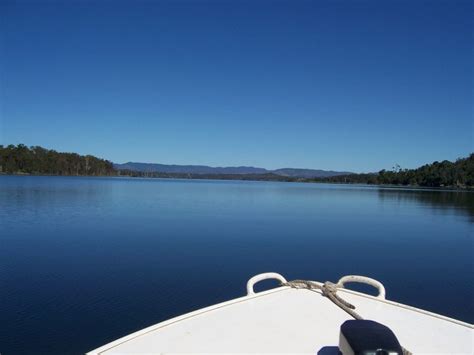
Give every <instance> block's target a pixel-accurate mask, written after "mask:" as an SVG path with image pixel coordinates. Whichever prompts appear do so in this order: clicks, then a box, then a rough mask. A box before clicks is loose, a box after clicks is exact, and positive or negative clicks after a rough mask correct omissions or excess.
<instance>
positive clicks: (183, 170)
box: [114, 162, 351, 178]
mask: <svg viewBox="0 0 474 355" xmlns="http://www.w3.org/2000/svg"><path fill="white" fill-rule="evenodd" d="M114 168H115V169H117V170H131V171H139V172H143V173H168V174H206V175H209V174H216V175H217V174H220V175H222V174H229V175H230V174H234V175H235V174H276V175H280V176H288V177H298V178H315V177H331V176H339V175H347V174H351V173H350V172H347V171H331V170H329V171H328V170H317V169H293V168H284V169H276V170H267V169H264V168H255V167H252V166H235V167H234V166H231V167H211V166H206V165H166V164H151V163H134V162H128V163H124V164H114Z"/></svg>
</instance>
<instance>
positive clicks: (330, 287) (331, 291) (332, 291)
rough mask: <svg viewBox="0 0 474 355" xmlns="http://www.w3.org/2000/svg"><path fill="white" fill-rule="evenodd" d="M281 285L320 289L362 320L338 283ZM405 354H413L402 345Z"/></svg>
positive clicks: (289, 283) (307, 281)
mask: <svg viewBox="0 0 474 355" xmlns="http://www.w3.org/2000/svg"><path fill="white" fill-rule="evenodd" d="M280 284H281V286H289V287H291V288H296V289H305V290H310V291H315V290H319V291H321V293H322V294H323V296H325V297H327V298H329V299H330V300H331V301H332V302H333V303H334V304H335V305H336V306H338V307H339V308H341V309H342V310H344V311H345V312H346V313H348V314H350V315H351V316H352V317H353V318H354V319H358V320H362V319H364V318H362V316H361V315H360V314H359V313H357V312H356V311H355V306H354V305H353V304H351V303H349V302H347V301H346V300H344V299H342V298H341V297H340V296H339V295H338V294H337V289H338V288H339V287H340V286H338V285H337V284H335V283H333V282H330V281H326V282H325V283H324V284H322V285H320V284H318V283H316V282H314V281H309V280H293V281H287V282H282V283H280ZM402 350H403V355H412V353H411V352H410V351H408V350H407V349H405V348H404V347H403V346H402Z"/></svg>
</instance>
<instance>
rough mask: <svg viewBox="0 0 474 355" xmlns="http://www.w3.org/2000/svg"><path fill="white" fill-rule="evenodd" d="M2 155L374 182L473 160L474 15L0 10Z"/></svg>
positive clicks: (295, 5)
mask: <svg viewBox="0 0 474 355" xmlns="http://www.w3.org/2000/svg"><path fill="white" fill-rule="evenodd" d="M0 13H1V17H2V19H1V25H0V26H1V27H0V28H1V54H0V65H1V67H0V69H1V72H0V83H1V87H0V89H1V96H0V97H1V122H0V144H10V143H13V144H17V143H24V144H27V145H41V146H44V147H48V148H53V149H56V150H59V151H74V152H78V153H81V154H86V153H87V154H93V155H96V156H100V157H103V158H107V159H110V160H112V161H114V162H126V161H140V162H156V163H176V164H206V165H213V166H217V165H218V166H230V165H253V166H260V167H266V168H279V167H305V168H321V169H335V170H351V171H357V172H359V171H378V170H380V169H382V168H389V169H390V168H391V167H392V166H393V165H394V164H395V163H398V164H400V165H401V166H402V167H403V168H405V167H406V168H411V167H416V166H418V165H421V164H424V163H427V162H432V161H434V160H444V159H449V160H453V159H455V158H457V157H461V156H466V155H467V154H468V153H469V152H472V151H473V150H474V148H473V134H474V131H473V43H474V42H473V41H474V38H473V5H472V1H456V0H454V1H447V0H446V1H426V2H425V1H416V0H411V1H403V0H400V1H380V0H374V1H357V0H348V1H337V0H335V1H295V0H294V1H256V0H255V1H237V0H236V1H227V0H222V1H198V0H195V1H184V0H177V1H140V0H138V1H116V0H114V1H112V0H110V1H105V0H104V1H86V0H83V1H82V0H81V1H74V0H70V1H66V0H64V1H11V0H3V1H1V2H0Z"/></svg>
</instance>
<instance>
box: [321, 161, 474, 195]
mask: <svg viewBox="0 0 474 355" xmlns="http://www.w3.org/2000/svg"><path fill="white" fill-rule="evenodd" d="M313 181H320V182H333V183H359V184H374V185H401V186H423V187H455V188H472V187H474V153H471V154H470V155H469V156H468V157H467V158H462V159H458V160H456V161H455V162H450V161H448V160H444V161H442V162H438V161H435V162H434V163H432V164H426V165H423V166H421V167H419V168H417V169H401V168H400V166H398V165H396V166H395V167H394V168H393V169H392V170H391V171H387V170H380V171H379V172H378V173H374V174H349V175H340V176H332V177H328V178H323V179H313Z"/></svg>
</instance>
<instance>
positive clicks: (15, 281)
mask: <svg viewBox="0 0 474 355" xmlns="http://www.w3.org/2000/svg"><path fill="white" fill-rule="evenodd" d="M473 227H474V194H473V193H467V192H441V191H419V190H418V191H417V190H399V189H381V188H377V187H365V186H343V185H324V184H303V183H279V182H275V183H274V182H238V181H205V180H201V181H196V180H194V181H191V180H158V179H124V178H76V177H30V176H0V324H1V328H0V329H1V330H0V353H1V354H6V355H8V354H23V353H25V354H28V353H35V354H38V353H41V354H43V353H44V354H46V353H47V354H77V353H83V352H86V351H88V350H91V349H93V348H95V347H97V346H99V345H102V344H104V343H106V342H109V341H111V340H114V339H116V338H118V337H121V336H124V335H126V334H128V333H130V332H133V331H136V330H138V329H141V328H143V327H146V326H148V325H151V324H153V323H157V322H159V321H162V320H164V319H167V318H170V317H173V316H176V315H179V314H182V313H184V312H188V311H191V310H194V309H196V308H201V307H204V306H207V305H210V304H214V303H216V302H221V301H225V300H228V299H231V298H235V297H238V296H242V295H244V294H245V283H246V281H247V279H248V278H250V277H251V276H253V275H254V274H257V273H261V272H265V271H276V272H279V273H281V274H283V275H284V276H286V277H287V278H288V279H294V278H303V279H305V278H307V279H315V280H321V281H324V280H332V281H336V280H337V279H338V278H339V277H341V276H343V275H345V274H361V275H367V276H370V277H373V278H376V279H378V280H380V281H382V282H383V283H384V284H385V286H386V288H387V297H388V298H389V299H391V300H395V301H400V302H403V303H407V304H410V305H413V306H416V307H421V308H424V309H428V310H431V311H434V312H437V313H441V314H444V315H447V316H451V317H455V318H458V319H461V320H464V321H468V322H474V307H473V299H474V292H473V283H472V275H473V258H472V257H473V251H474V249H473V231H474V229H473Z"/></svg>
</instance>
